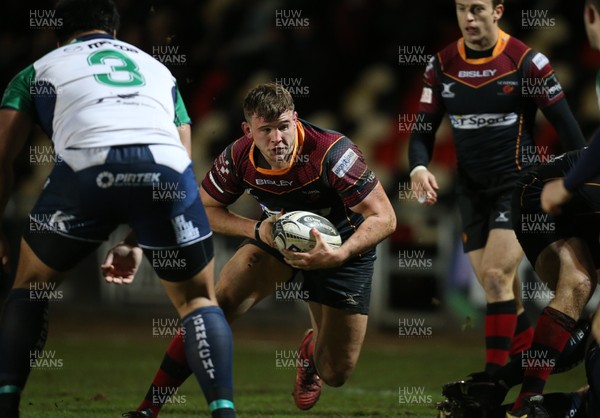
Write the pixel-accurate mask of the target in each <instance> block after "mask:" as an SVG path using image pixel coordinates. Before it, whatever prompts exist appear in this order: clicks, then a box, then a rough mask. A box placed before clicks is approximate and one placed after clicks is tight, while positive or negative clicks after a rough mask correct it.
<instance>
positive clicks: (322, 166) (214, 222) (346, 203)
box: [129, 83, 396, 417]
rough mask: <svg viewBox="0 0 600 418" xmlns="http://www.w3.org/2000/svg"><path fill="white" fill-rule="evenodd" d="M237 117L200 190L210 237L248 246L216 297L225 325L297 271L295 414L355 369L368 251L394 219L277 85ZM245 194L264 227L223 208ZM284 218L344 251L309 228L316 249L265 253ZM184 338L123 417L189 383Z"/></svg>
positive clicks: (354, 152)
mask: <svg viewBox="0 0 600 418" xmlns="http://www.w3.org/2000/svg"><path fill="white" fill-rule="evenodd" d="M244 116H245V121H244V122H243V123H242V130H243V132H244V136H242V137H241V138H239V139H238V140H237V141H235V142H233V143H232V144H230V145H229V146H228V147H227V148H226V149H225V150H224V151H223V152H222V153H221V154H220V155H219V157H217V158H216V159H215V161H214V164H213V167H212V168H211V170H210V171H209V172H208V173H207V175H206V177H205V178H204V181H203V182H202V187H201V197H202V201H203V203H204V206H205V208H206V213H207V215H208V218H209V221H210V224H211V227H212V229H213V230H214V231H215V232H218V233H222V234H226V235H233V236H240V237H243V238H246V239H247V240H246V241H245V243H244V244H245V245H242V246H241V247H240V248H239V249H238V250H237V252H236V253H235V254H234V256H233V257H232V258H231V259H230V260H229V261H228V262H227V263H226V265H225V266H224V267H223V269H222V270H221V273H220V275H219V279H218V282H217V286H216V293H217V299H218V301H219V305H220V306H221V307H222V309H223V311H224V312H225V315H226V316H227V318H228V320H229V321H232V320H234V319H235V318H237V317H239V316H241V315H243V314H244V313H245V312H247V311H248V310H249V309H250V308H251V307H252V306H254V305H256V304H257V303H258V302H260V301H261V300H262V299H264V298H265V297H266V296H268V295H270V294H272V293H274V292H275V290H276V285H277V283H281V282H285V281H288V280H292V278H293V277H294V275H295V273H296V272H297V271H298V269H301V270H303V276H304V285H303V289H304V290H306V291H308V295H309V296H308V299H309V306H310V312H311V320H312V324H313V328H312V330H309V331H308V332H307V333H306V335H305V337H304V339H303V341H302V345H301V348H300V357H301V360H306V363H307V364H308V367H298V372H297V376H296V383H295V387H294V393H293V395H294V399H295V401H296V405H297V406H298V408H300V409H310V408H311V407H312V406H313V405H314V404H315V403H316V402H317V400H318V399H319V396H320V392H321V385H322V382H321V380H322V381H324V382H325V383H327V384H328V385H330V386H341V385H343V384H344V383H345V381H346V380H347V379H348V377H349V376H350V374H351V372H352V370H353V369H354V366H355V364H356V362H357V360H358V356H359V353H360V350H361V347H362V343H363V339H364V336H365V332H366V326H367V314H368V307H369V296H370V288H371V277H372V274H373V262H374V260H375V246H376V245H377V243H378V242H380V241H381V240H383V239H385V238H386V237H387V236H389V235H390V234H391V233H392V232H393V231H394V229H395V225H396V217H395V214H394V210H393V208H392V206H391V204H390V201H389V199H388V197H387V196H386V194H385V192H384V190H383V188H382V186H381V184H380V183H379V182H378V180H377V178H376V177H375V175H374V174H373V172H372V171H371V170H369V168H368V167H367V165H366V163H365V161H364V159H363V157H362V154H361V152H360V150H359V149H358V148H357V147H356V145H354V144H353V143H352V142H351V141H350V140H349V139H348V138H346V137H345V136H344V135H342V134H340V133H338V132H333V131H328V130H324V129H321V128H319V127H317V126H314V125H312V124H310V123H309V122H306V121H303V120H300V119H298V115H297V114H296V112H295V111H294V102H293V99H292V96H291V95H290V93H289V92H288V91H287V90H286V89H285V88H283V87H282V86H280V85H277V84H273V83H270V84H263V85H259V86H257V87H255V88H254V89H252V90H251V91H250V92H249V93H248V95H247V96H246V98H245V100H244ZM244 192H249V193H250V194H251V195H252V196H253V197H254V198H256V200H257V201H258V202H259V203H260V204H261V206H262V208H263V209H264V217H263V220H262V221H256V220H254V219H248V218H245V217H242V216H239V215H237V214H235V213H232V212H230V211H229V210H228V209H227V206H229V205H230V204H232V203H233V202H235V201H236V200H237V199H238V198H239V197H240V196H241V195H242V193H244ZM282 210H284V211H292V210H308V211H312V212H318V213H320V214H321V215H323V216H325V217H327V218H328V219H329V220H330V221H331V222H332V223H333V224H334V225H335V226H336V227H337V229H338V231H339V232H340V235H341V236H342V240H343V244H342V246H341V248H340V249H339V250H334V249H332V248H331V247H329V246H328V245H327V244H326V243H325V242H324V241H323V240H322V239H321V237H320V235H319V234H318V232H317V231H316V230H313V234H314V236H315V238H316V240H317V245H316V247H315V248H314V249H313V250H311V251H309V252H307V253H294V252H285V255H282V254H280V253H279V252H278V251H276V250H275V249H274V248H273V247H272V237H271V228H272V224H273V222H274V219H275V215H274V214H276V213H279V212H280V211H282ZM181 340H182V339H181V337H180V336H177V337H175V338H174V339H173V341H172V342H171V344H170V346H169V348H168V349H167V354H166V356H165V360H163V363H162V364H161V368H160V370H159V371H158V373H157V375H156V377H155V378H154V381H153V383H152V385H151V387H150V389H149V391H148V395H147V396H146V399H145V400H144V401H143V402H142V404H141V405H140V406H139V407H138V411H134V412H131V413H129V414H130V415H129V416H140V417H145V416H146V417H147V416H156V415H157V414H158V412H159V409H160V407H161V406H162V405H158V404H153V403H152V393H153V390H155V389H156V388H157V387H164V386H171V387H173V386H175V387H176V386H178V385H179V384H180V383H181V382H183V380H185V378H187V376H188V375H189V371H188V370H187V366H186V364H185V361H186V360H185V357H184V356H182V355H181V353H182V347H183V344H182V343H181ZM300 363H301V364H304V363H303V362H300ZM174 364H178V365H177V366H176V367H174ZM161 393H163V392H161ZM165 393H174V391H173V392H171V391H168V392H165ZM144 410H146V411H144ZM150 413H152V414H153V415H150ZM144 414H145V415H144Z"/></svg>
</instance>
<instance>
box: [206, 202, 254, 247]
mask: <svg viewBox="0 0 600 418" xmlns="http://www.w3.org/2000/svg"><path fill="white" fill-rule="evenodd" d="M206 216H208V221H209V222H210V227H211V229H212V230H213V231H214V232H217V233H219V234H223V235H230V236H236V237H244V238H252V239H253V238H254V227H255V226H256V222H257V221H256V220H253V219H248V218H245V217H243V216H240V215H238V214H235V213H232V212H230V211H229V210H228V209H227V208H226V207H219V206H209V207H206Z"/></svg>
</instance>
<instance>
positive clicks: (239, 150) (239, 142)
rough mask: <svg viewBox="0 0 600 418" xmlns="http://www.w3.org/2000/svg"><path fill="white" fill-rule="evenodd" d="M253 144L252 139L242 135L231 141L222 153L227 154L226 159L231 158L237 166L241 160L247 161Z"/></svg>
mask: <svg viewBox="0 0 600 418" xmlns="http://www.w3.org/2000/svg"><path fill="white" fill-rule="evenodd" d="M253 143H254V141H252V138H250V137H248V136H247V135H244V136H242V137H240V138H238V139H236V140H235V141H233V142H232V143H231V144H230V145H229V146H228V147H227V148H226V149H225V151H224V152H225V153H227V154H229V155H228V157H229V158H231V159H232V160H233V162H234V163H235V164H236V166H237V165H239V163H240V162H241V161H242V160H243V159H249V156H250V151H251V150H252V144H253Z"/></svg>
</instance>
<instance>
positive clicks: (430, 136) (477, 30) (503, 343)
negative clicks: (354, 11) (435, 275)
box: [409, 0, 585, 377]
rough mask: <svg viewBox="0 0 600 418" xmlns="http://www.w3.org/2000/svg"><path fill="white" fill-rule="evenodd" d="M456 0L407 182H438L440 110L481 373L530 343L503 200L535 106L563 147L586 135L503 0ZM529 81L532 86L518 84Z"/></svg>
mask: <svg viewBox="0 0 600 418" xmlns="http://www.w3.org/2000/svg"><path fill="white" fill-rule="evenodd" d="M455 3H456V14H457V17H458V23H459V27H460V30H461V32H462V35H463V37H462V38H461V39H459V40H458V41H457V42H453V43H452V44H450V45H449V46H448V47H446V48H445V49H443V50H442V51H440V52H439V53H438V54H436V55H435V56H434V58H432V60H431V61H430V63H429V65H428V66H427V68H426V70H425V75H424V83H425V86H424V88H423V92H422V95H421V100H420V108H419V112H420V115H421V117H423V118H424V119H423V120H424V121H425V122H428V123H430V125H431V126H432V129H431V130H430V131H428V132H414V133H413V134H412V135H411V138H410V147H409V160H410V169H411V182H412V188H413V190H418V191H419V192H422V195H423V200H424V203H425V204H426V205H432V204H434V203H435V202H436V200H437V189H438V186H437V181H436V178H435V176H434V175H433V174H432V173H431V172H430V171H429V170H428V169H427V165H428V164H429V161H430V160H431V156H432V152H433V146H434V141H435V132H436V130H437V128H438V126H439V125H440V122H441V120H442V117H443V116H444V114H445V113H448V115H449V117H450V122H451V124H452V131H453V135H454V141H455V146H456V150H457V158H458V184H459V186H458V190H459V191H458V205H459V209H460V212H461V218H462V224H463V246H464V251H465V252H466V253H467V254H468V256H469V259H470V261H471V264H472V266H473V269H474V271H475V274H476V276H477V278H478V280H479V282H480V283H481V284H482V286H483V289H484V291H485V294H486V301H487V310H486V318H485V337H486V365H485V374H484V375H480V377H484V376H486V375H492V374H493V373H494V372H495V371H496V370H498V369H499V368H500V367H501V366H502V365H504V364H505V363H506V361H507V358H508V357H509V355H510V356H516V355H518V354H519V353H520V352H521V351H523V350H525V349H527V348H529V346H530V344H531V340H532V336H533V330H532V329H531V326H530V324H529V321H528V320H527V317H526V315H525V313H524V309H523V306H522V304H521V301H520V297H519V294H520V292H519V284H518V280H517V278H516V273H517V268H518V266H519V263H520V261H521V259H522V256H523V252H522V250H521V248H520V246H519V244H518V241H517V239H516V236H515V233H514V231H513V230H512V219H511V207H510V201H511V195H512V190H513V188H514V185H515V183H516V180H517V177H518V175H519V173H520V172H521V171H522V170H523V169H525V168H526V167H525V166H526V162H528V161H535V147H534V146H533V145H534V143H533V134H532V131H533V127H534V119H535V114H536V110H537V109H538V108H539V109H541V110H542V112H543V113H544V115H545V116H546V118H547V119H548V120H549V121H550V122H551V123H552V125H553V126H554V128H555V129H556V130H557V132H558V135H559V137H560V140H561V142H562V145H563V147H564V148H565V149H567V150H571V149H578V148H581V147H583V146H584V145H585V141H584V138H583V135H582V133H581V130H580V128H579V126H578V125H577V122H576V121H575V119H574V117H573V115H572V113H571V111H570V109H569V107H568V105H567V102H566V100H565V96H564V93H563V92H562V88H561V86H560V84H559V82H558V80H557V78H556V75H555V74H554V71H553V69H552V66H551V65H550V62H549V61H548V58H546V57H545V56H544V55H543V54H541V53H539V52H536V51H533V50H531V49H530V48H529V47H527V46H526V45H524V44H523V43H522V42H520V41H519V40H517V39H515V38H513V37H512V36H510V35H508V34H507V33H505V32H503V31H502V30H501V29H500V28H499V27H498V21H499V20H500V18H501V17H502V14H503V12H504V5H503V4H502V3H503V1H502V0H456V2H455ZM530 85H532V86H537V87H538V88H537V89H535V90H533V91H531V89H530V90H526V89H525V87H528V86H530ZM540 86H541V87H540ZM533 338H534V339H535V337H533Z"/></svg>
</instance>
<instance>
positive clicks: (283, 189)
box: [202, 120, 378, 240]
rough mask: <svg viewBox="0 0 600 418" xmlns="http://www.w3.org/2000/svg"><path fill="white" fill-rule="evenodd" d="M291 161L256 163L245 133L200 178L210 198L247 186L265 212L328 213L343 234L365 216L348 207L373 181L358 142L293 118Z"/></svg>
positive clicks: (226, 198)
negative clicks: (285, 164) (282, 165)
mask: <svg viewBox="0 0 600 418" xmlns="http://www.w3.org/2000/svg"><path fill="white" fill-rule="evenodd" d="M296 138H297V141H296V146H295V149H294V152H293V155H292V164H291V166H290V167H289V168H286V169H282V170H271V169H265V168H261V167H256V165H255V164H254V161H255V156H256V154H257V153H258V152H260V151H259V150H258V148H256V147H255V146H254V141H253V140H252V138H249V137H248V136H245V135H244V136H243V137H241V138H239V139H238V140H236V141H235V142H233V143H232V144H230V145H229V146H228V147H227V148H225V150H224V151H223V152H222V153H221V154H220V155H219V156H218V157H217V158H216V159H215V161H214V163H213V166H212V167H211V169H210V171H209V172H208V173H207V174H206V176H205V177H204V180H203V181H202V187H203V188H204V190H206V192H207V193H208V194H209V195H210V196H212V198H213V199H215V200H217V201H218V202H220V203H222V204H224V205H230V204H232V203H233V202H235V201H236V200H237V199H238V197H239V196H240V195H241V194H242V193H244V192H247V193H249V194H251V195H252V196H254V198H256V200H258V202H259V203H260V205H261V207H262V208H263V210H264V211H265V213H266V214H267V215H268V214H273V213H278V212H279V211H280V210H282V209H284V210H285V211H286V212H291V211H294V210H306V211H311V212H315V213H319V214H320V215H322V216H325V217H326V218H328V219H329V220H330V221H331V222H332V223H333V224H334V225H335V226H336V228H337V229H338V231H339V232H340V234H341V235H342V239H344V240H345V239H347V238H348V236H349V235H351V234H352V232H353V231H354V229H355V228H356V227H358V225H360V224H361V223H362V221H363V220H364V219H363V217H362V216H361V215H359V214H358V213H355V212H352V211H351V210H350V208H351V207H353V206H355V205H357V204H358V203H360V202H361V201H362V200H363V199H364V198H365V197H366V196H367V195H368V194H369V193H370V192H371V190H373V188H374V187H375V186H376V185H377V182H378V180H377V178H376V177H375V174H373V172H372V171H371V170H370V169H369V168H368V167H367V164H366V163H365V160H364V158H363V155H362V153H361V152H360V150H359V149H358V148H357V146H356V145H355V144H354V143H352V141H350V140H349V139H348V138H346V137H345V136H344V135H342V134H340V133H338V132H334V131H329V130H325V129H321V128H319V127H317V126H315V125H312V124H310V123H308V122H306V121H304V120H298V122H297V129H296Z"/></svg>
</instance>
